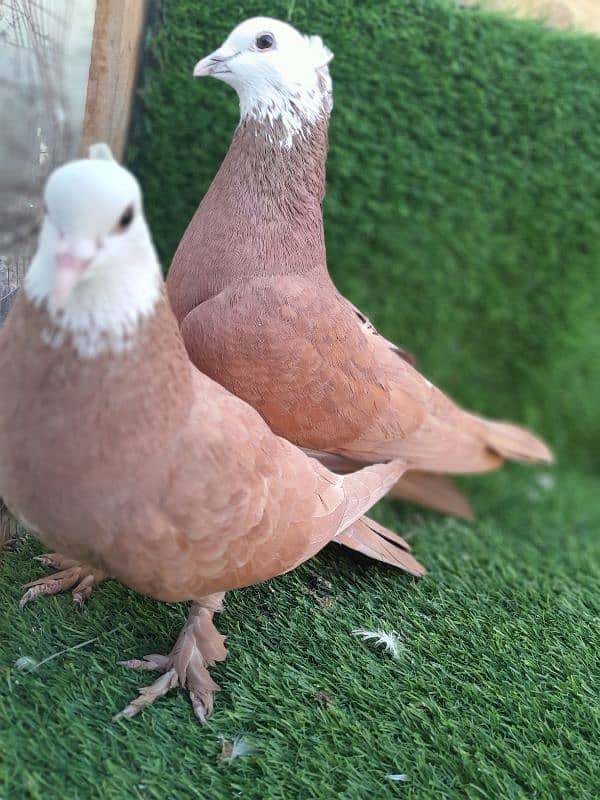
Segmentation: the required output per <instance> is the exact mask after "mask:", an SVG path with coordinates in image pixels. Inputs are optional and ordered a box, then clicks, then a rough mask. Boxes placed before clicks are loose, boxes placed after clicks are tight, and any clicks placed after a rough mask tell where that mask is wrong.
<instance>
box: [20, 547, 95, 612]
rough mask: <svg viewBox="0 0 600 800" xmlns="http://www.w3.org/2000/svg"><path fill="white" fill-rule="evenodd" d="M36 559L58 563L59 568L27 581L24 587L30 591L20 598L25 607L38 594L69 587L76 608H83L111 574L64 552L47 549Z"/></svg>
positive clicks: (38, 595)
mask: <svg viewBox="0 0 600 800" xmlns="http://www.w3.org/2000/svg"><path fill="white" fill-rule="evenodd" d="M35 560H36V561H40V562H41V563H42V564H44V566H47V567H54V568H55V569H58V570H59V572H55V573H54V574H53V575H48V576H47V577H45V578H39V579H38V580H37V581H31V583H26V584H25V586H24V587H23V588H24V589H26V591H25V593H24V594H23V596H22V597H21V600H20V601H19V608H21V609H23V608H25V606H26V605H27V604H28V603H31V602H32V601H33V600H35V599H36V598H38V597H44V596H50V595H53V594H59V593H60V592H68V591H71V597H72V599H73V605H74V606H75V608H82V607H83V606H84V604H85V603H86V601H87V600H89V598H90V596H91V594H92V592H93V590H94V588H95V587H96V586H97V585H98V584H99V583H102V581H104V580H106V579H107V578H108V575H107V574H106V573H105V572H103V571H102V570H99V569H95V568H94V567H92V566H90V565H89V564H83V563H81V562H79V561H74V560H73V559H72V558H67V557H66V556H63V555H61V554H60V553H46V554H45V555H42V556H36V558H35Z"/></svg>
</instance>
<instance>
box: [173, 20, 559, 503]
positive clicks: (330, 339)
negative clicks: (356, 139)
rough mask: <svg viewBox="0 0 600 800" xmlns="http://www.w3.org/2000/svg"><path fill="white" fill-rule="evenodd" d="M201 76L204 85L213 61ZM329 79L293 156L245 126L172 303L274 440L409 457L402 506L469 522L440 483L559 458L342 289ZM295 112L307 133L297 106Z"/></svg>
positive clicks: (456, 496) (274, 139)
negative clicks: (431, 365) (513, 463)
mask: <svg viewBox="0 0 600 800" xmlns="http://www.w3.org/2000/svg"><path fill="white" fill-rule="evenodd" d="M250 22H251V21H250ZM267 23H268V24H270V25H272V28H269V30H271V29H273V30H279V29H278V28H277V25H279V26H281V23H276V22H275V21H267V22H265V21H264V20H260V25H262V26H263V27H264V26H265V25H266V24H267ZM249 24H250V23H245V24H244V25H249ZM242 27H243V26H240V28H242ZM234 33H235V32H234ZM286 35H287V34H286ZM232 36H233V34H232ZM280 46H281V44H280ZM223 49H224V50H225V48H223ZM220 52H221V51H217V54H218V53H220ZM258 57H259V56H257V58H258ZM245 58H246V60H247V58H248V56H247V55H246V56H245ZM232 59H234V57H232ZM206 62H208V66H207V65H206ZM245 63H246V62H244V64H245ZM228 64H230V65H231V66H230V69H231V70H233V71H234V72H235V69H236V67H235V66H234V64H235V61H234V60H231V61H230V62H228ZM199 67H202V70H203V71H198V72H197V74H209V72H208V70H209V69H210V62H209V60H207V59H205V60H204V61H203V62H200V64H199ZM197 69H198V68H197ZM240 69H241V67H240ZM320 74H321V77H322V81H321V86H322V91H323V103H322V107H321V110H320V114H319V116H318V118H317V119H316V120H310V121H309V120H308V119H305V120H304V125H303V127H302V130H301V133H300V134H298V135H295V136H293V137H292V139H291V144H290V145H289V146H287V144H285V131H284V124H283V121H282V119H283V118H282V119H276V120H274V121H273V120H272V119H270V118H269V116H268V115H265V116H263V117H261V116H260V114H256V115H254V116H253V115H252V114H247V115H246V116H243V117H242V120H241V122H240V124H239V125H238V127H237V129H236V131H235V134H234V137H233V141H232V143H231V146H230V149H229V151H228V153H227V155H226V157H225V160H224V161H223V164H222V165H221V167H220V169H219V171H218V173H217V175H216V177H215V179H214V181H213V183H212V184H211V186H210V188H209V189H208V191H207V193H206V195H205V197H204V199H203V200H202V202H201V203H200V205H199V207H198V210H197V211H196V213H195V215H194V217H193V219H192V220H191V222H190V224H189V226H188V228H187V230H186V232H185V234H184V236H183V239H182V240H181V242H180V244H179V247H178V249H177V252H176V254H175V257H174V259H173V262H172V265H171V268H170V271H169V275H168V278H167V287H168V292H169V298H170V301H171V303H172V306H173V308H174V310H175V314H176V316H177V319H178V320H179V323H180V325H181V330H182V333H183V337H184V340H185V344H186V347H187V350H188V353H189V354H190V357H191V359H192V361H193V362H194V363H195V364H196V365H198V366H199V367H200V368H201V369H202V370H203V371H204V372H206V373H207V374H209V375H210V376H211V377H212V378H214V379H215V380H217V381H218V382H219V383H221V384H222V385H224V386H226V387H227V388H228V389H229V390H230V391H231V392H233V393H234V394H236V395H238V396H239V397H242V398H243V399H244V400H246V401H247V402H248V403H250V404H251V405H252V406H254V408H256V409H257V410H258V411H259V412H260V414H261V415H262V417H263V418H264V419H265V420H266V421H267V422H268V423H269V425H270V426H271V428H272V429H273V430H274V431H275V432H276V433H278V434H280V435H281V436H285V437H286V438H287V439H289V440H290V441H292V442H294V443H295V444H297V445H299V446H301V447H304V448H308V449H312V450H315V451H326V452H328V453H330V454H334V455H336V456H341V457H343V458H344V459H346V460H347V461H349V462H354V463H374V462H377V461H380V460H385V459H389V458H392V457H402V458H406V459H407V461H408V462H409V463H410V465H411V467H413V468H416V470H418V471H412V472H410V473H408V475H407V476H406V477H405V479H403V480H402V481H400V483H399V484H398V485H397V486H396V487H395V489H394V494H395V495H396V496H400V497H406V498H408V499H411V500H414V501H416V502H419V503H422V504H424V505H429V506H431V507H433V508H437V509H439V510H443V511H448V512H450V513H455V514H457V515H459V516H465V517H470V516H472V512H471V509H470V506H469V504H468V502H467V501H466V499H465V498H463V496H462V495H461V493H460V492H459V491H458V490H457V489H456V488H455V487H454V486H453V485H452V484H451V483H450V481H449V480H448V479H447V478H446V477H444V475H443V474H444V473H473V472H484V471H487V470H492V469H495V468H497V467H498V466H500V465H501V464H502V462H503V461H504V460H505V459H514V460H518V461H525V462H536V461H542V462H544V461H551V460H552V455H551V452H550V450H549V449H548V447H547V446H546V445H545V444H544V442H542V441H541V440H540V439H539V438H537V437H536V436H534V435H533V434H531V433H529V432H528V431H526V430H524V429H523V428H521V427H519V426H517V425H513V424H510V423H500V422H495V421H492V420H487V419H484V418H482V417H479V416H476V415H474V414H471V413H469V412H467V411H464V410H462V409H461V408H459V407H458V406H457V405H456V404H455V403H454V402H453V401H452V400H450V399H449V398H448V397H447V396H446V395H444V394H443V393H442V392H441V391H440V390H439V389H437V388H436V387H435V386H433V385H432V384H431V383H430V382H429V381H428V380H427V379H426V378H425V377H424V376H423V375H421V374H420V373H419V372H418V371H417V369H416V368H415V367H414V366H413V364H412V359H411V357H410V356H407V354H406V353H405V352H404V351H402V350H399V349H398V348H397V347H396V346H395V345H394V344H393V343H391V342H389V341H387V340H386V339H385V338H383V337H382V336H380V335H378V333H377V331H376V330H375V329H374V327H373V326H372V325H371V324H370V322H369V321H368V319H367V318H366V317H365V316H364V315H363V314H362V313H361V312H360V310H359V309H357V308H356V307H355V306H353V305H352V304H351V303H350V302H349V301H348V300H346V299H345V298H344V297H343V296H342V295H341V294H340V293H339V292H338V291H337V289H336V287H335V286H334V284H333V282H332V281H331V278H330V276H329V274H328V271H327V263H326V255H325V243H324V234H323V218H322V207H321V206H322V201H323V196H324V192H325V160H326V154H327V146H328V142H327V128H328V117H329V108H330V102H329V99H328V92H327V88H326V85H327V81H326V80H325V77H326V67H324V68H323V70H322V71H321V73H320ZM218 76H219V77H220V75H218ZM223 79H224V80H225V79H227V81H228V82H230V83H233V84H234V85H235V83H234V78H231V75H229V74H228V75H226V76H225V77H224V78H223ZM243 86H245V84H243ZM240 91H241V90H240ZM244 91H246V89H244ZM273 91H274V90H273ZM240 96H242V94H240ZM259 100H260V98H259ZM286 113H288V114H297V115H299V117H300V122H302V114H303V113H304V112H303V109H302V106H301V102H300V100H298V99H295V100H292V101H291V102H290V104H289V107H287V108H286ZM399 305H400V306H401V298H399Z"/></svg>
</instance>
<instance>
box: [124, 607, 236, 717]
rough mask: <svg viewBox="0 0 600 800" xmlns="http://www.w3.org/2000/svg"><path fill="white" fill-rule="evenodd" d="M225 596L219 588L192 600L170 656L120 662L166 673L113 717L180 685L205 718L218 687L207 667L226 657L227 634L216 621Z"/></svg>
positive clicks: (133, 711)
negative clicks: (217, 590) (219, 628)
mask: <svg viewBox="0 0 600 800" xmlns="http://www.w3.org/2000/svg"><path fill="white" fill-rule="evenodd" d="M224 597H225V592H219V593H218V594H211V595H207V596H206V597H202V598H200V600H198V601H197V602H195V603H192V607H191V609H190V613H189V615H188V618H187V621H186V623H185V625H184V626H183V628H182V629H181V633H180V634H179V636H178V637H177V641H176V642H175V646H174V647H173V649H172V650H171V652H170V653H169V655H168V656H161V655H149V656H145V657H144V658H143V659H132V660H131V661H121V662H120V663H121V665H122V666H124V667H128V668H129V669H139V670H157V671H159V672H162V673H163V674H162V675H161V676H160V678H158V679H157V680H156V681H154V683H152V684H151V685H150V686H145V687H143V688H142V689H140V690H139V692H140V696H139V697H137V698H136V699H135V700H132V702H131V703H129V705H128V706H127V708H125V709H123V711H121V712H120V713H119V714H117V715H116V716H115V717H113V720H114V721H116V720H118V719H122V718H123V717H127V718H131V717H135V715H136V714H138V713H139V712H140V711H141V710H142V709H143V708H145V707H146V706H149V705H150V704H151V703H153V702H154V701H155V700H156V699H157V698H159V697H162V696H163V695H164V694H166V693H167V692H168V691H169V689H173V688H175V687H176V686H181V688H182V689H185V690H186V691H187V692H188V693H189V695H190V700H191V701H192V708H193V709H194V714H195V715H196V717H197V719H198V720H199V722H201V723H204V722H206V718H207V717H208V716H210V714H211V713H212V710H213V695H214V693H215V692H217V691H218V690H219V686H218V685H217V684H216V683H215V682H214V681H213V679H212V678H211V677H210V674H209V672H208V667H212V666H213V664H215V663H216V662H217V661H224V660H225V659H226V658H227V648H226V647H225V645H224V641H225V637H224V636H222V635H221V634H220V633H219V631H218V630H217V629H216V628H215V626H214V623H213V616H214V614H215V613H216V612H217V611H222V610H223V599H224Z"/></svg>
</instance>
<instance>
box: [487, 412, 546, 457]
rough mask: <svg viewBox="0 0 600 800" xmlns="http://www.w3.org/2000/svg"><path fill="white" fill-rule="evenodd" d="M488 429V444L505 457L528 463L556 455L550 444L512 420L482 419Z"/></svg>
mask: <svg viewBox="0 0 600 800" xmlns="http://www.w3.org/2000/svg"><path fill="white" fill-rule="evenodd" d="M482 422H483V423H484V424H485V427H486V431H487V445H488V447H489V448H490V449H492V450H494V451H495V452H496V453H499V454H500V455H501V456H502V457H503V458H508V459H511V460H512V461H524V462H526V463H535V462H540V461H541V462H542V463H546V464H550V463H552V461H554V455H553V453H552V451H551V450H550V448H549V447H548V445H547V444H546V443H545V442H544V441H543V440H542V439H540V438H539V437H538V436H535V435H534V434H533V433H531V432H530V431H528V430H526V429H525V428H521V427H520V426H519V425H514V424H513V423H511V422H496V421H495V420H488V419H485V420H482Z"/></svg>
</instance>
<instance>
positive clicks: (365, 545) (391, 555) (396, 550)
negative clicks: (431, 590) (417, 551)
mask: <svg viewBox="0 0 600 800" xmlns="http://www.w3.org/2000/svg"><path fill="white" fill-rule="evenodd" d="M333 541H334V542H337V543H338V544H343V545H345V546H346V547H349V548H350V549H351V550H356V551H357V552H359V553H362V554H363V555H365V556H369V558H373V559H375V560H377V561H382V562H383V563H384V564H389V565H390V566H392V567H398V568H399V569H402V570H404V571H405V572H408V573H409V574H410V575H414V576H415V577H417V578H420V577H422V576H423V575H425V573H426V570H425V567H423V566H422V565H421V564H419V562H418V561H417V560H416V558H414V556H412V555H411V554H410V546H409V545H408V544H407V542H405V541H404V539H402V538H401V537H400V536H398V535H397V534H395V533H394V532H393V531H390V530H388V528H384V527H383V525H380V524H379V523H378V522H375V520H372V519H370V518H369V517H361V518H360V519H359V520H357V521H356V522H354V523H353V524H352V525H350V527H348V528H346V529H345V530H344V531H342V532H341V533H338V534H337V536H336V537H335V538H334V540H333Z"/></svg>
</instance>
